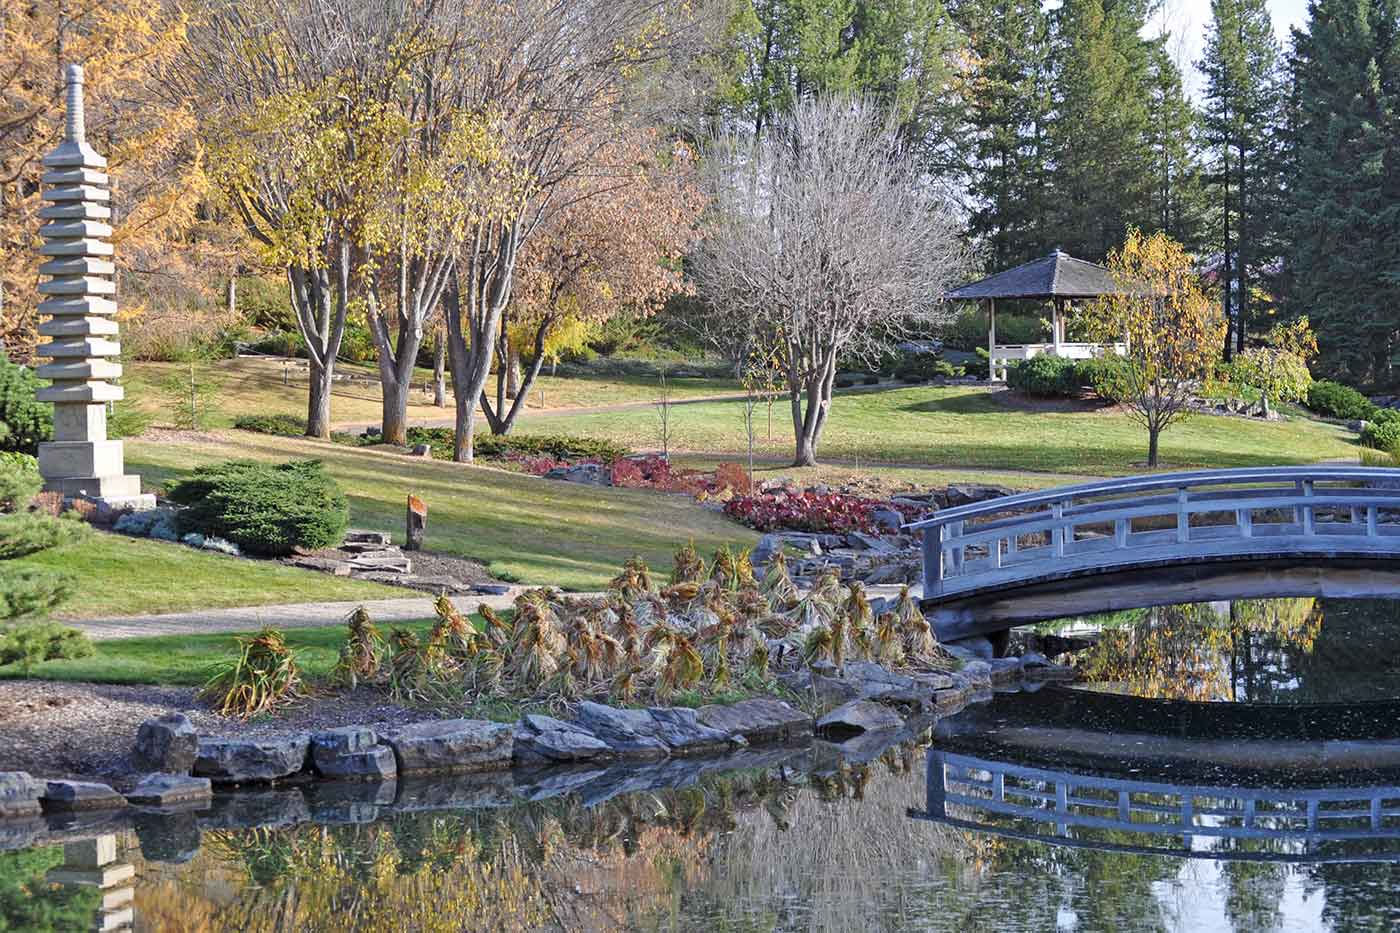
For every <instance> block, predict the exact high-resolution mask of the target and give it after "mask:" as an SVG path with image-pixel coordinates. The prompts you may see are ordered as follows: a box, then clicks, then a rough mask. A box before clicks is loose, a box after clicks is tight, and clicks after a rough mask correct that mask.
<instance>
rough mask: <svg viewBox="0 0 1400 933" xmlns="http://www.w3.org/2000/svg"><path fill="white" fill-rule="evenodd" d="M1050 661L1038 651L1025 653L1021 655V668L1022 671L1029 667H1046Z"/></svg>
mask: <svg viewBox="0 0 1400 933" xmlns="http://www.w3.org/2000/svg"><path fill="white" fill-rule="evenodd" d="M1049 665H1050V661H1049V659H1048V658H1046V657H1045V655H1043V654H1041V653H1040V652H1039V651H1027V652H1026V653H1025V654H1023V655H1021V668H1022V669H1023V670H1024V669H1026V668H1031V667H1048V666H1049Z"/></svg>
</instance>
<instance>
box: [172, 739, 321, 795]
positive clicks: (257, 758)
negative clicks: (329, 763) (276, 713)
mask: <svg viewBox="0 0 1400 933" xmlns="http://www.w3.org/2000/svg"><path fill="white" fill-rule="evenodd" d="M310 742H311V740H310V738H309V737H308V736H306V735H285V736H270V737H265V738H256V739H201V740H200V742H199V755H198V757H197V758H196V759H195V762H194V769H193V774H194V775H195V776H196V777H207V778H209V779H210V780H213V781H217V782H220V783H227V784H243V783H247V782H251V781H275V780H277V779H278V778H284V777H289V776H290V775H293V774H296V773H297V772H298V771H301V770H302V769H303V768H305V767H306V752H307V748H308V747H309V745H310Z"/></svg>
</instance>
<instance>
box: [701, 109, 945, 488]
mask: <svg viewBox="0 0 1400 933" xmlns="http://www.w3.org/2000/svg"><path fill="white" fill-rule="evenodd" d="M707 189H708V193H709V195H710V196H711V198H712V201H711V211H710V216H709V218H708V223H707V227H706V231H705V238H704V240H703V241H702V243H701V245H700V247H699V249H698V250H697V252H696V255H695V256H694V267H695V276H696V279H697V280H698V282H699V286H700V292H701V295H702V296H703V297H704V299H705V300H706V301H707V302H708V304H709V306H710V308H711V310H712V313H711V314H710V315H708V316H707V317H706V324H705V327H706V330H707V332H708V334H709V336H710V338H711V340H712V342H714V343H715V344H717V345H718V346H720V347H721V348H722V349H724V350H725V351H726V352H727V353H729V354H730V355H731V358H735V359H743V358H744V357H745V355H746V353H747V346H748V345H752V344H753V343H754V342H756V341H764V340H770V339H771V340H774V342H775V343H776V346H777V358H778V360H779V362H780V364H781V366H782V367H783V369H784V370H785V373H784V375H785V377H786V382H787V385H788V394H789V399H790V402H791V405H792V424H793V431H794V433H795V435H796V440H797V450H796V456H795V459H794V464H795V465H797V466H810V465H812V464H815V463H816V461H817V445H818V443H819V442H820V440H821V434H822V429H823V427H824V426H825V425H826V419H827V414H828V411H829V409H830V406H831V394H832V387H833V383H834V381H835V378H836V364H837V360H838V359H839V358H852V357H854V358H867V359H873V358H874V357H875V356H877V355H879V354H880V353H881V352H883V351H886V350H888V349H890V348H891V346H892V345H893V344H894V343H896V342H898V340H900V339H901V338H902V337H903V336H905V335H907V334H908V333H910V332H911V330H912V329H913V328H915V327H917V326H918V325H920V324H923V323H932V322H933V321H935V320H936V319H937V318H938V316H939V315H940V314H943V313H945V312H944V310H943V308H944V306H943V304H942V302H941V300H940V299H941V296H942V294H943V292H944V291H945V290H946V289H947V287H948V285H949V284H950V283H951V282H952V281H953V280H954V278H955V277H956V276H958V275H959V274H960V273H961V272H962V271H964V269H965V267H966V265H967V258H968V257H967V250H966V248H965V246H964V245H963V243H962V241H961V239H960V238H959V236H958V233H959V224H958V219H957V217H956V216H955V214H954V212H953V209H952V206H951V205H950V203H949V202H948V200H947V199H946V198H945V197H944V196H943V195H942V194H941V193H940V192H939V191H938V190H937V189H936V188H935V187H934V186H933V185H931V184H930V183H929V181H928V180H927V179H926V178H923V177H921V175H920V173H919V170H918V169H917V168H916V167H915V165H914V163H913V160H911V159H909V158H908V157H907V156H906V155H905V154H904V153H903V152H902V151H901V150H900V148H899V143H898V140H897V137H896V134H895V133H894V132H893V130H892V127H891V125H890V124H889V123H888V122H887V121H886V119H885V117H884V116H883V115H882V114H881V113H880V112H879V110H878V108H877V107H876V105H875V104H873V103H872V102H870V101H867V100H864V99H860V98H849V97H840V96H833V97H818V98H811V99H807V100H804V101H801V102H799V103H798V104H797V106H796V107H795V108H794V110H793V112H792V113H790V114H788V115H787V116H785V117H782V118H780V119H779V120H778V121H777V122H776V123H775V124H774V125H773V126H772V127H771V128H770V130H769V131H768V132H767V133H765V134H764V135H763V136H762V137H761V138H759V139H754V138H753V137H752V136H737V135H732V136H728V137H725V138H722V139H720V140H718V141H717V142H716V145H715V147H714V151H713V153H712V154H711V158H710V159H709V160H708V173H707ZM736 342H741V343H742V344H743V345H742V346H736Z"/></svg>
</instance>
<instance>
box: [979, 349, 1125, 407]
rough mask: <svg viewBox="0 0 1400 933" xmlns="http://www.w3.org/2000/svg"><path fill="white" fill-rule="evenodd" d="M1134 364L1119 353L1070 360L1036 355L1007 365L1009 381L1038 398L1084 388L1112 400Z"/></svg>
mask: <svg viewBox="0 0 1400 933" xmlns="http://www.w3.org/2000/svg"><path fill="white" fill-rule="evenodd" d="M1130 365H1131V364H1130V363H1129V362H1128V361H1127V360H1125V359H1123V358H1122V357H1119V356H1102V357H1095V358H1092V359H1087V360H1070V359H1065V358H1064V357H1062V356H1048V355H1047V356H1036V357H1032V358H1031V359H1029V360H1024V361H1022V362H1019V363H1012V364H1011V365H1010V366H1008V367H1007V368H1006V384H1007V386H1008V387H1010V388H1012V389H1016V390H1017V391H1020V392H1024V393H1025V394H1027V395H1033V396H1036V397H1039V398H1054V397H1060V398H1069V397H1072V396H1075V395H1078V394H1079V393H1080V392H1081V391H1082V390H1084V389H1092V390H1094V392H1095V394H1097V395H1099V396H1100V397H1102V398H1105V399H1107V400H1109V401H1118V400H1119V399H1121V397H1122V395H1123V392H1124V376H1125V374H1126V372H1125V371H1126V370H1127V368H1128V367H1129V366H1130Z"/></svg>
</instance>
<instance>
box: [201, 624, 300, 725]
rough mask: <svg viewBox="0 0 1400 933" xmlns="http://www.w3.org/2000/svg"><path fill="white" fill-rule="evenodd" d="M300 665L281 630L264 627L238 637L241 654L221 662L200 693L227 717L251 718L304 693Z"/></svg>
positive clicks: (276, 707)
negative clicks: (254, 633)
mask: <svg viewBox="0 0 1400 933" xmlns="http://www.w3.org/2000/svg"><path fill="white" fill-rule="evenodd" d="M302 693H303V685H302V679H301V668H300V666H299V665H298V664H297V660H296V656H295V655H293V654H292V651H291V649H290V648H288V647H287V642H286V639H284V638H283V637H282V633H281V632H279V631H277V630H276V629H273V628H264V629H263V630H262V631H261V632H259V633H258V634H256V635H254V636H253V637H251V638H239V639H238V654H237V655H235V656H234V657H233V658H231V659H230V660H228V661H224V662H222V663H220V664H219V666H218V667H217V669H216V670H215V671H214V674H213V676H212V677H210V678H209V680H208V682H207V683H205V685H204V689H203V690H202V691H201V693H200V696H202V697H204V698H205V699H208V700H210V701H212V702H213V703H214V706H215V709H217V710H218V711H219V713H220V714H221V715H224V716H236V717H238V718H240V719H251V718H252V717H254V716H258V715H261V714H263V713H270V712H272V711H273V710H275V709H278V708H279V707H282V706H285V705H287V704H288V703H290V702H292V701H293V700H295V699H296V698H297V697H299V696H301V695H302Z"/></svg>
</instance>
